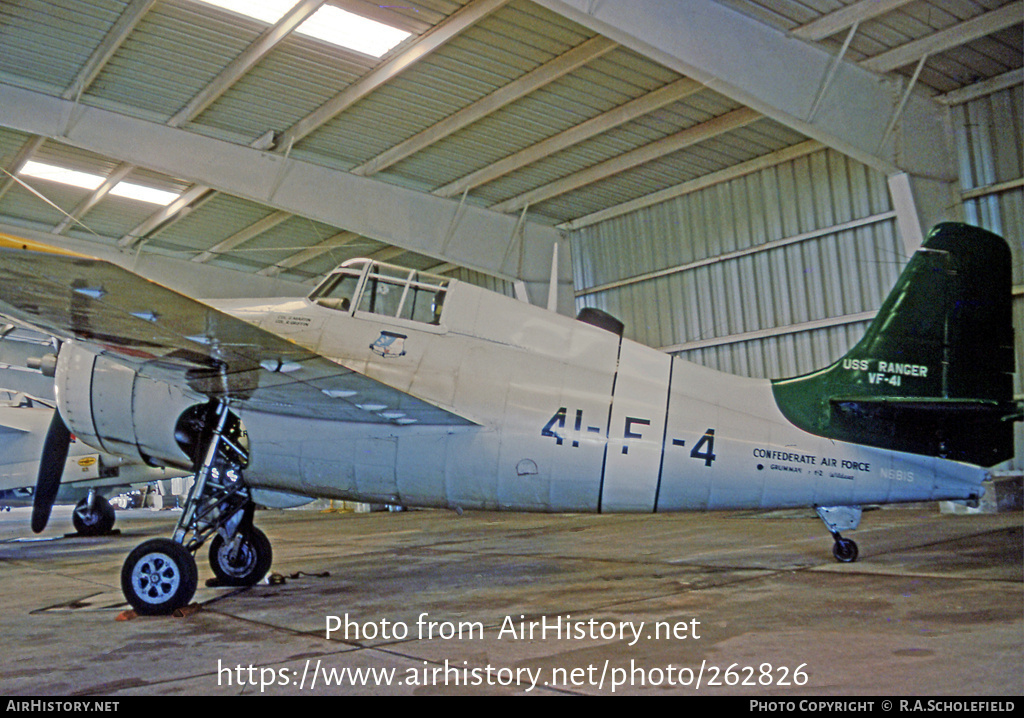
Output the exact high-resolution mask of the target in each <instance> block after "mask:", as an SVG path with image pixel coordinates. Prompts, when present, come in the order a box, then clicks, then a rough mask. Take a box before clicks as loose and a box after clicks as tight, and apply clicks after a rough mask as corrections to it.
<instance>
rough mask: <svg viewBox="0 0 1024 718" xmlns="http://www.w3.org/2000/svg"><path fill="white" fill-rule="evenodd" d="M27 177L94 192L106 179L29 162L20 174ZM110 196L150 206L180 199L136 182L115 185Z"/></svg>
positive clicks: (163, 204) (41, 163) (176, 195)
mask: <svg viewBox="0 0 1024 718" xmlns="http://www.w3.org/2000/svg"><path fill="white" fill-rule="evenodd" d="M18 174H20V175H23V176H25V177H34V178H35V179H41V180H46V181H48V182H59V183H60V184H66V185H70V186H72V187H80V188H81V189H88V190H94V189H96V188H97V187H99V186H100V185H101V184H103V181H104V179H105V178H104V177H102V176H100V175H96V174H92V173H91V172H79V171H78V170H72V169H68V168H67V167H59V166H57V165H51V164H46V163H45V162H36V161H34V160H29V161H28V162H26V163H25V166H24V167H22V168H21V171H20V172H19V173H18ZM110 194H112V195H115V196H117V197H125V198H127V199H134V200H137V201H139V202H148V203H149V204H157V205H161V206H165V205H168V204H170V203H171V202H173V201H174V200H175V199H177V198H178V193H177V192H168V191H166V190H161V189H156V188H154V187H146V186H144V185H140V184H135V183H134V182H118V183H117V184H116V185H114V188H113V189H112V190H110Z"/></svg>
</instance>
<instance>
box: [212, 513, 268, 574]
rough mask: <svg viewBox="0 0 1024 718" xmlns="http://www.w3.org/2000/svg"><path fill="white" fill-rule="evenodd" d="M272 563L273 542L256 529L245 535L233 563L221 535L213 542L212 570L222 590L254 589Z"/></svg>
mask: <svg viewBox="0 0 1024 718" xmlns="http://www.w3.org/2000/svg"><path fill="white" fill-rule="evenodd" d="M273 560H274V554H273V550H272V549H271V548H270V539H268V538H267V535H266V534H265V533H263V532H262V531H260V530H259V529H258V528H256V527H255V526H253V527H252V528H251V529H250V530H249V532H248V533H246V534H243V535H242V545H241V547H240V548H239V551H238V556H237V557H236V559H235V560H234V561H232V560H231V557H230V556H229V555H228V544H227V543H225V541H224V538H223V537H222V536H221V535H220V534H217V535H216V536H214V538H213V541H211V542H210V568H212V569H213V573H214V574H216V576H217V580H218V582H219V583H220V585H221V586H253V585H255V584H257V583H259V582H260V580H262V578H263V577H264V576H266V575H267V571H269V570H270V564H271V562H272V561H273Z"/></svg>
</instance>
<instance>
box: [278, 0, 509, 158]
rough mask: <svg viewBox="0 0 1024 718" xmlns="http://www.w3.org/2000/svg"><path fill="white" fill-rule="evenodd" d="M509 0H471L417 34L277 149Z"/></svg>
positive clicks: (294, 129)
mask: <svg viewBox="0 0 1024 718" xmlns="http://www.w3.org/2000/svg"><path fill="white" fill-rule="evenodd" d="M509 1H510V0H473V1H472V2H470V3H468V4H466V5H464V6H463V7H462V8H461V9H460V10H458V11H456V12H454V13H453V14H452V15H451V16H450V17H449V18H448V19H447V20H445V21H444V22H442V23H439V24H438V25H437V26H435V27H434V28H433V29H432V30H431V31H430V32H428V33H426V34H424V35H422V36H420V37H419V38H418V39H416V40H415V41H413V42H412V43H410V44H409V45H408V46H407V47H406V48H405V49H404V50H402V51H401V52H399V53H398V54H397V55H395V56H394V57H393V58H391V59H390V60H388V61H387V62H385V63H384V64H382V65H380V66H379V67H376V68H374V69H373V70H371V71H370V72H368V73H367V74H366V75H363V76H362V77H361V78H359V79H358V80H356V81H355V82H353V83H352V84H351V85H349V86H348V87H346V88H345V89H344V90H342V91H341V92H339V93H338V94H337V95H335V96H334V97H333V98H331V99H330V100H328V101H327V102H325V103H324V104H323V105H321V106H320V107H319V108H317V109H316V110H314V111H313V112H311V113H310V114H308V115H306V116H305V117H303V118H302V119H301V120H299V121H298V122H296V123H295V124H294V125H292V126H291V127H290V128H289V129H288V130H286V131H285V132H284V133H283V134H282V136H281V138H280V140H279V141H278V143H277V148H278V149H280V150H282V151H284V152H286V153H287V152H288V151H289V150H290V149H291V148H292V146H293V145H294V144H295V143H297V142H299V141H300V140H302V139H303V138H304V137H306V136H308V135H309V134H310V133H311V132H313V131H315V130H316V129H317V128H318V127H320V126H322V125H324V124H326V123H327V122H330V121H331V120H332V119H333V118H334V117H336V116H337V115H339V114H340V113H342V112H344V111H345V110H346V109H347V108H349V107H351V106H352V105H353V104H355V103H356V102H358V101H359V100H361V99H363V98H364V97H366V96H367V95H369V94H370V93H371V92H373V91H374V90H376V89H378V88H379V87H381V86H382V85H384V84H385V83H386V82H387V81H388V80H390V79H391V78H393V77H395V76H396V75H398V74H399V73H401V72H403V71H404V70H406V69H408V68H409V67H411V66H412V65H414V64H415V63H417V62H419V61H420V60H422V59H423V58H424V57H426V56H427V55H429V54H430V53H432V52H433V51H434V50H436V49H438V48H439V47H441V46H442V45H444V44H445V43H447V42H448V41H449V40H451V39H452V38H453V37H455V36H456V35H458V34H459V33H461V32H463V31H464V30H466V29H467V28H469V27H471V26H472V25H474V24H476V23H477V22H479V21H480V20H482V19H484V18H485V17H487V16H488V15H490V14H491V13H493V12H494V11H495V10H498V9H499V8H501V7H502V6H503V5H505V4H507V3H508V2H509Z"/></svg>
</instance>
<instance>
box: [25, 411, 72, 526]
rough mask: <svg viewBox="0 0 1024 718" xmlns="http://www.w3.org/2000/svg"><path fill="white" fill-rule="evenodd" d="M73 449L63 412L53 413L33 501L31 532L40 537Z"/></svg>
mask: <svg viewBox="0 0 1024 718" xmlns="http://www.w3.org/2000/svg"><path fill="white" fill-rule="evenodd" d="M70 446H71V432H70V431H68V427H66V426H65V425H64V420H63V419H61V417H60V412H59V411H56V410H54V412H53V418H52V419H51V420H50V428H49V429H47V430H46V439H45V440H44V441H43V454H42V456H41V457H40V458H39V477H38V478H37V479H36V491H35V498H34V499H33V501H32V530H33V531H34V532H36V533H39V532H40V531H42V530H43V529H45V528H46V522H47V521H49V520H50V511H51V510H52V509H53V502H54V501H55V500H56V499H57V492H58V491H59V490H60V479H61V476H62V475H63V473H64V462H65V461H67V458H68V448H69V447H70Z"/></svg>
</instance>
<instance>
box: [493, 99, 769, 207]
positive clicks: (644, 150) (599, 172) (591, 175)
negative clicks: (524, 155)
mask: <svg viewBox="0 0 1024 718" xmlns="http://www.w3.org/2000/svg"><path fill="white" fill-rule="evenodd" d="M759 119H761V115H760V114H758V113H757V112H755V111H753V110H751V109H750V108H748V107H741V108H740V109H738V110H733V111H732V112H727V113H725V114H724V115H720V116H718V117H715V118H714V119H711V120H708V121H707V122H702V123H700V124H698V125H694V126H693V127H688V128H687V129H685V130H683V131H681V132H677V133H675V134H673V135H669V136H668V137H665V138H663V139H660V140H657V141H655V142H651V143H650V144H647V145H644V146H643V147H639V148H637V149H635V150H632V151H630V152H624V153H623V154H621V155H618V156H616V157H613V158H611V159H609V160H605V161H604V162H600V163H598V164H596V165H594V166H593V167H588V168H587V169H585V170H580V171H579V172H574V173H573V174H571V175H567V176H565V177H562V178H561V179H557V180H555V181H554V182H550V183H548V184H546V185H544V186H543V187H538V188H536V189H533V190H530V191H529V192H525V193H523V194H521V195H519V196H517V197H512V198H511V199H507V200H505V201H504V202H500V203H498V204H496V205H493V206H492V207H491V209H493V210H494V211H496V212H513V211H515V210H518V209H521V208H523V207H525V206H527V205H536V204H538V203H540V202H544V201H546V200H549V199H551V198H553V197H557V196H559V195H562V194H565V193H567V192H572V191H573V190H576V189H579V188H580V187H585V186H586V185H588V184H593V183H594V182H598V181H600V180H603V179H606V178H608V177H611V176H612V175H616V174H619V173H620V172H625V171H626V170H629V169H632V168H634V167H638V166H640V165H642V164H645V163H647V162H651V161H653V160H656V159H658V158H660V157H664V156H665V155H667V154H670V153H672V152H677V151H678V150H681V149H684V148H686V147H691V146H693V145H695V144H697V143H698V142H704V141H705V140H709V139H711V138H712V137H717V136H719V135H722V134H725V133H726V132H731V131H733V130H736V129H739V128H741V127H745V126H747V125H749V124H750V123H751V122H755V121H756V120H759Z"/></svg>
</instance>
